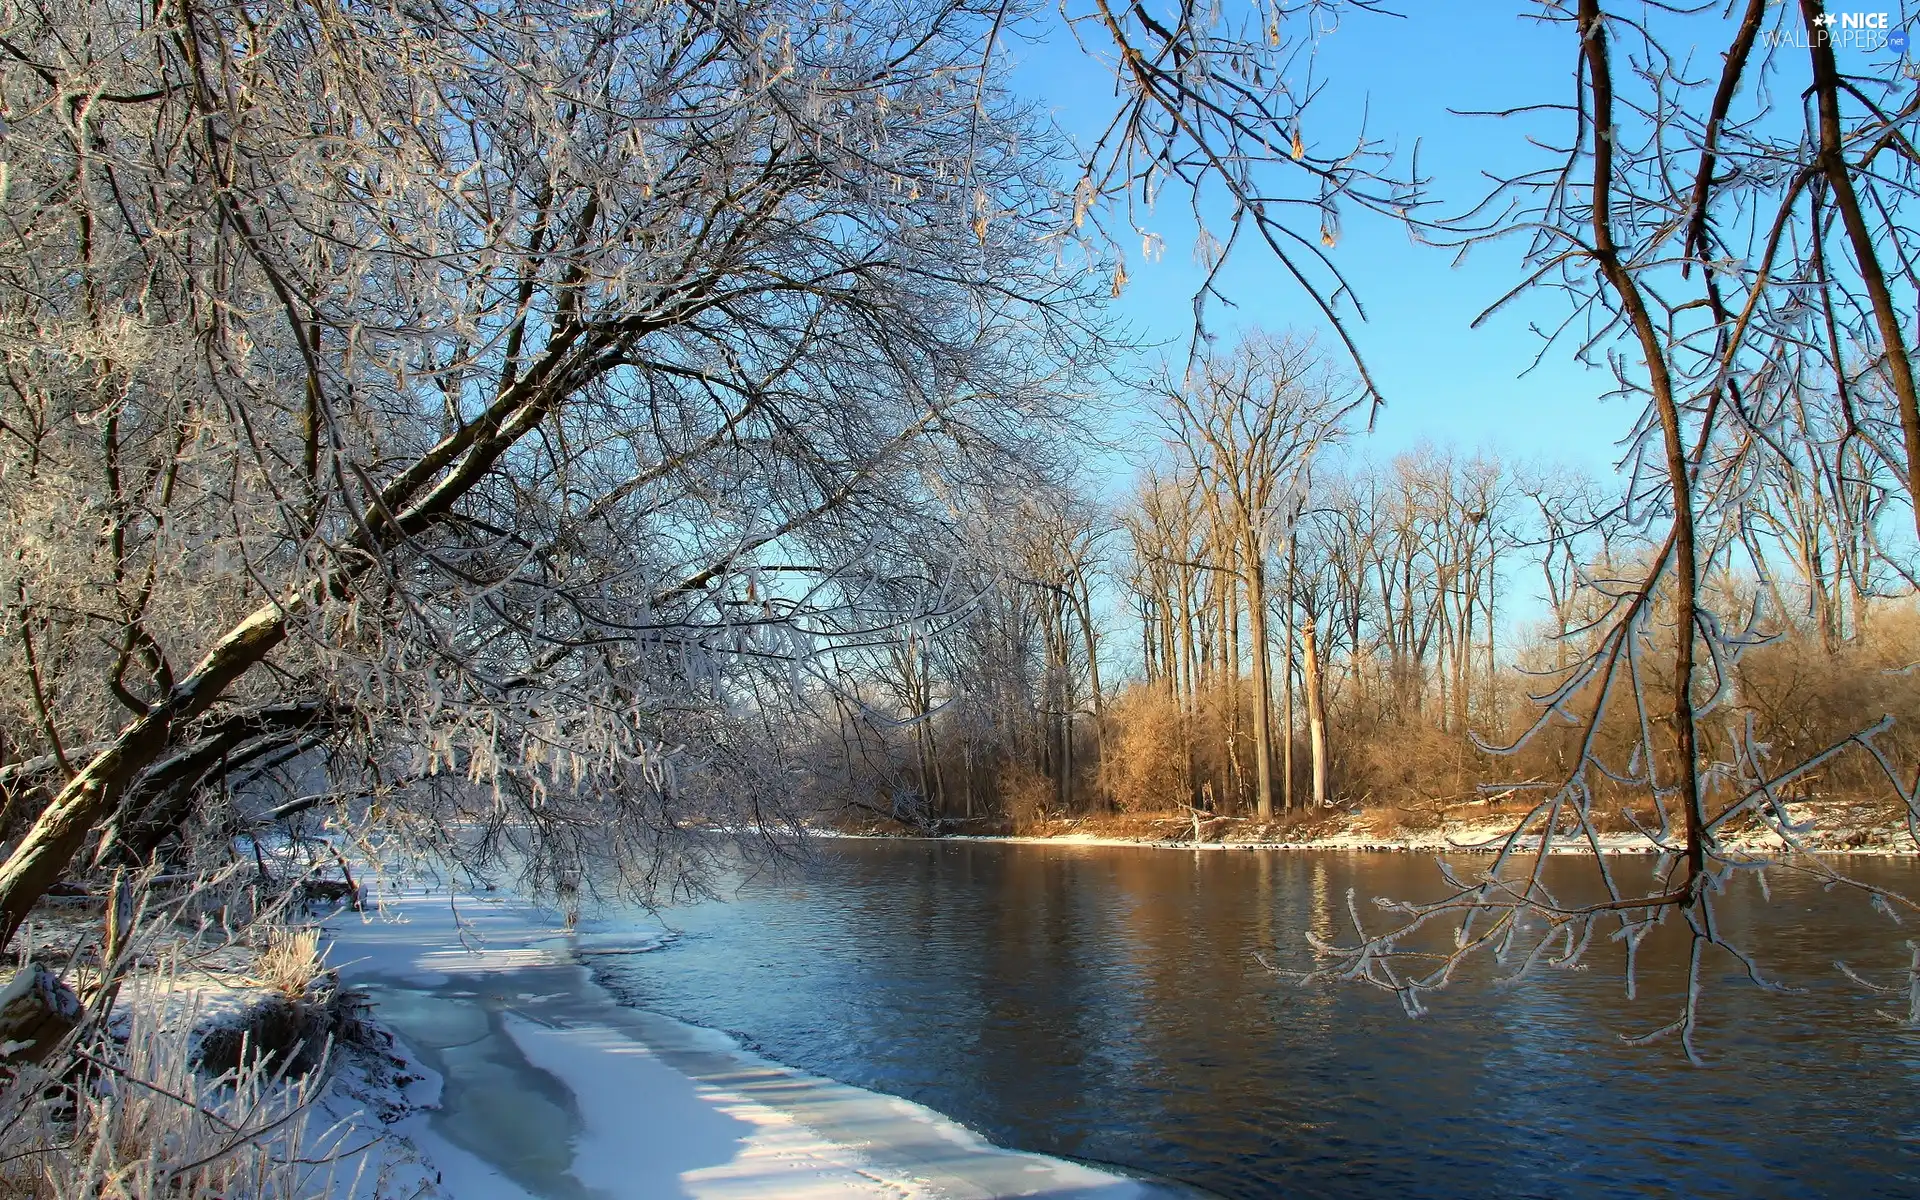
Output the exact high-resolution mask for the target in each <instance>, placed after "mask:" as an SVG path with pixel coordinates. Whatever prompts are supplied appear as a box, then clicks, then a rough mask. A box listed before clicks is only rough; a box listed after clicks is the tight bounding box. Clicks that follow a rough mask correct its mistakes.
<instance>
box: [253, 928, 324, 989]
mask: <svg viewBox="0 0 1920 1200" xmlns="http://www.w3.org/2000/svg"><path fill="white" fill-rule="evenodd" d="M247 974H248V975H249V976H251V977H252V979H253V980H254V982H256V983H258V984H259V985H260V986H261V987H264V988H266V989H267V990H269V991H271V992H274V993H276V994H278V995H281V996H284V997H286V998H287V999H289V1000H299V999H302V998H304V997H305V996H306V995H307V994H308V993H309V992H310V991H312V990H313V986H314V984H315V982H316V981H318V980H320V979H321V978H322V977H324V976H325V975H326V963H325V961H324V956H323V955H322V954H321V953H320V931H319V930H318V929H317V928H312V927H309V928H306V929H275V930H272V931H270V932H269V933H268V934H267V948H266V949H265V950H262V951H261V952H260V956H259V957H258V958H256V959H255V960H254V961H253V965H252V966H251V967H249V968H248V971H247Z"/></svg>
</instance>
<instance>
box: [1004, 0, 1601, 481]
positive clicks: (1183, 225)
mask: <svg viewBox="0 0 1920 1200" xmlns="http://www.w3.org/2000/svg"><path fill="white" fill-rule="evenodd" d="M1410 7H1413V8H1416V9H1417V11H1416V12H1415V14H1414V15H1413V16H1411V17H1409V18H1406V19H1395V18H1391V17H1385V16H1379V15H1372V14H1364V13H1362V14H1354V15H1350V16H1349V17H1348V18H1347V19H1346V20H1345V21H1344V22H1343V24H1342V25H1341V27H1340V28H1338V29H1336V30H1333V31H1332V32H1330V33H1328V34H1326V35H1325V36H1324V38H1323V40H1322V42H1321V46H1320V54H1319V62H1318V64H1317V65H1316V67H1315V71H1316V73H1317V74H1319V75H1321V76H1323V77H1325V78H1326V79H1327V80H1328V81H1329V88H1328V91H1327V93H1326V94H1325V95H1324V96H1323V97H1322V98H1321V99H1320V100H1319V101H1317V102H1316V104H1315V107H1314V110H1313V111H1314V113H1316V114H1317V115H1318V119H1319V120H1321V121H1324V122H1325V125H1324V127H1323V128H1320V129H1317V130H1316V129H1313V128H1309V129H1308V130H1307V131H1306V133H1307V137H1308V140H1309V141H1310V142H1318V143H1319V144H1320V145H1321V146H1322V147H1323V148H1330V147H1336V146H1342V145H1345V144H1350V143H1351V141H1352V140H1353V138H1354V137H1355V136H1356V135H1357V134H1358V132H1359V130H1360V129H1361V127H1362V113H1363V112H1365V114H1366V118H1365V127H1366V129H1367V131H1368V133H1369V135H1370V136H1372V137H1375V138H1379V139H1383V140H1385V141H1386V142H1388V143H1389V144H1390V145H1392V146H1395V147H1397V148H1398V150H1399V151H1400V153H1401V155H1402V156H1403V157H1404V156H1406V155H1408V154H1410V153H1411V152H1412V150H1413V148H1414V143H1415V141H1416V139H1417V140H1418V141H1419V154H1420V164H1421V169H1422V172H1423V173H1424V174H1428V175H1430V176H1431V177H1432V178H1433V189H1432V194H1433V195H1434V196H1435V197H1437V198H1439V199H1440V200H1441V202H1442V203H1441V205H1440V207H1441V208H1442V209H1444V210H1445V211H1449V212H1453V211H1460V210H1462V209H1464V208H1466V207H1469V206H1470V205H1471V203H1472V202H1473V201H1475V200H1477V199H1478V198H1479V197H1480V196H1481V195H1482V194H1483V193H1484V192H1485V190H1486V189H1487V187H1488V184H1487V182H1486V180H1485V178H1484V176H1483V174H1482V173H1483V172H1485V171H1490V170H1497V169H1501V168H1503V167H1510V166H1514V165H1516V164H1522V163H1532V164H1535V165H1537V164H1538V162H1539V161H1541V159H1540V153H1539V151H1537V150H1534V149H1533V148H1531V147H1529V146H1527V144H1526V142H1525V140H1524V138H1525V135H1526V134H1527V133H1528V132H1529V131H1530V130H1532V129H1538V130H1539V131H1540V132H1543V133H1544V132H1553V129H1552V125H1551V123H1547V124H1546V125H1544V126H1543V125H1542V123H1541V122H1538V121H1536V122H1533V124H1532V125H1531V126H1529V125H1527V124H1524V123H1521V122H1517V121H1501V120H1494V119H1489V118H1473V117H1464V116H1454V115H1450V114H1449V113H1448V111H1447V110H1448V109H1449V108H1453V109H1462V110H1464V109H1492V108H1498V107H1503V106H1508V105H1512V104H1518V103H1529V102H1539V101H1542V100H1548V99H1551V100H1560V99H1562V98H1564V97H1566V96H1568V95H1569V94H1570V92H1571V86H1572V71H1573V65H1574V50H1573V47H1572V46H1571V44H1570V39H1569V38H1568V36H1567V32H1566V29H1565V28H1564V27H1563V26H1543V25H1541V24H1539V23H1537V22H1532V21H1523V20H1521V19H1520V18H1518V17H1516V16H1513V15H1511V13H1503V12H1502V11H1501V6H1499V5H1497V4H1495V3H1485V2H1483V3H1479V4H1453V3H1429V4H1420V5H1413V6H1410ZM1016 54H1017V56H1018V58H1019V59H1020V61H1021V68H1020V71H1019V75H1018V83H1019V84H1020V86H1022V87H1023V88H1025V89H1029V90H1031V91H1032V92H1034V93H1036V94H1038V95H1040V96H1041V97H1042V98H1043V100H1044V102H1045V103H1047V104H1048V105H1049V106H1050V107H1052V109H1053V111H1054V113H1055V115H1056V118H1057V119H1058V120H1059V121H1060V122H1061V123H1062V124H1063V125H1064V126H1065V127H1067V128H1068V129H1070V130H1073V131H1075V132H1076V133H1081V134H1085V133H1086V132H1088V131H1089V130H1090V129H1091V128H1092V127H1093V125H1094V123H1095V122H1097V121H1099V120H1100V119H1101V118H1103V117H1104V116H1105V115H1106V114H1107V113H1108V112H1110V111H1111V106H1112V104H1113V100H1112V85H1111V82H1110V80H1109V79H1108V78H1107V77H1106V75H1105V73H1104V70H1103V69H1102V68H1101V67H1100V66H1099V65H1098V64H1096V63H1093V62H1090V61H1088V60H1087V59H1086V58H1084V57H1083V56H1081V55H1080V54H1079V52H1078V51H1077V50H1076V49H1075V48H1074V47H1073V46H1071V45H1070V44H1067V43H1066V42H1065V41H1064V39H1061V38H1058V37H1056V38H1054V39H1052V40H1051V41H1050V42H1049V43H1048V44H1042V45H1025V46H1021V47H1019V48H1018V49H1017V50H1016ZM1559 123H1560V124H1565V123H1566V119H1565V118H1561V119H1560V122H1559ZM1344 216H1345V224H1344V228H1343V230H1342V237H1341V240H1340V244H1339V245H1338V246H1337V247H1336V248H1335V249H1334V251H1333V258H1334V260H1335V262H1336V263H1338V265H1339V266H1340V268H1341V269H1342V271H1343V272H1345V273H1346V274H1347V277H1348V279H1349V281H1350V282H1351V283H1352V285H1353V289H1354V292H1355V294H1356V295H1357V296H1358V297H1359V299H1360V301H1361V303H1362V304H1363V305H1364V306H1365V310H1366V320H1365V322H1364V323H1357V324H1355V325H1354V326H1353V328H1354V332H1355V336H1356V341H1357V342H1358V343H1359V345H1360V348H1361V351H1362V353H1363V354H1364V355H1365V356H1366V358H1367V361H1368V366H1369V368H1370V370H1371V371H1372V372H1373V373H1374V376H1375V378H1376V379H1377V380H1378V382H1379V384H1380V387H1381V390H1382V391H1383V392H1384V393H1385V395H1386V397H1387V406H1386V408H1385V409H1383V410H1382V411H1381V412H1380V414H1379V418H1378V421H1377V423H1376V425H1375V429H1374V432H1373V433H1372V434H1371V435H1370V436H1367V437H1364V438H1362V439H1361V441H1360V443H1359V445H1358V446H1357V448H1358V449H1360V450H1361V451H1362V452H1363V453H1367V454H1369V455H1379V456H1381V457H1388V456H1391V455H1392V454H1395V453H1398V452H1399V451H1401V450H1405V449H1409V448H1411V447H1413V446H1414V445H1416V444H1418V443H1420V442H1421V441H1423V440H1424V441H1431V442H1435V443H1439V444H1443V445H1453V446H1457V447H1459V448H1461V449H1465V450H1474V449H1481V448H1484V449H1488V450H1492V451H1495V452H1497V453H1499V454H1501V455H1502V456H1503V457H1507V458H1510V459H1516V460H1520V459H1541V460H1546V461H1552V462H1558V463H1565V464H1567V465H1569V466H1576V467H1580V468H1583V469H1585V470H1588V471H1591V472H1594V473H1596V474H1599V473H1605V472H1608V471H1610V470H1611V467H1612V463H1613V461H1614V460H1615V459H1616V458H1617V457H1618V454H1619V450H1618V448H1617V447H1616V446H1615V445H1614V442H1615V439H1616V438H1617V437H1619V435H1620V433H1621V432H1622V431H1623V430H1624V429H1625V428H1626V427H1627V426H1628V424H1629V423H1630V422H1631V419H1632V414H1630V413H1629V412H1628V411H1627V410H1626V407H1625V406H1624V405H1623V404H1621V403H1619V402H1606V401H1602V400H1601V396H1602V395H1603V394H1604V393H1605V392H1606V391H1607V390H1608V383H1609V380H1608V378H1607V376H1606V374H1605V372H1602V371H1595V370H1591V369H1588V368H1585V367H1582V366H1580V365H1579V364H1577V363H1574V362H1572V361H1571V356H1570V353H1568V352H1566V351H1565V350H1564V349H1562V348H1556V349H1555V350H1553V351H1552V352H1550V353H1549V354H1548V356H1547V358H1546V359H1545V360H1544V361H1542V362H1541V364H1540V365H1539V366H1538V367H1537V368H1535V369H1533V370H1532V371H1531V372H1529V373H1527V374H1526V375H1525V377H1524V378H1523V377H1522V373H1523V372H1527V368H1528V366H1529V365H1530V364H1531V363H1532V362H1533V360H1534V357H1535V356H1536V355H1537V354H1538V353H1539V350H1540V345H1541V343H1540V339H1539V338H1538V336H1536V335H1535V334H1533V333H1532V332H1530V330H1529V328H1528V324H1529V322H1530V321H1539V322H1541V323H1543V324H1547V323H1553V322H1557V320H1558V319H1559V317H1560V315H1561V314H1560V312H1559V311H1558V309H1557V307H1556V305H1555V303H1554V301H1553V299H1552V298H1551V297H1546V296H1542V297H1540V298H1538V299H1533V300H1529V301H1527V302H1525V303H1522V304H1519V305H1515V306H1513V307H1511V308H1509V309H1507V310H1503V312H1501V313H1500V314H1498V315H1497V316H1496V317H1494V318H1493V319H1492V320H1491V321H1490V322H1489V323H1488V324H1487V325H1486V326H1483V327H1482V328H1480V329H1478V330H1474V329H1471V328H1469V326H1470V324H1471V322H1472V320H1473V318H1474V317H1475V316H1476V315H1478V313H1479V312H1480V311H1481V310H1482V309H1483V308H1485V307H1486V306H1487V305H1488V304H1490V303H1492V302H1493V301H1494V300H1496V299H1497V298H1498V297H1499V296H1501V295H1502V294H1503V293H1504V292H1505V291H1506V290H1507V289H1508V288H1510V287H1511V286H1512V285H1513V283H1514V281H1515V280H1516V279H1518V278H1519V258H1520V247H1519V246H1518V244H1517V243H1516V244H1513V245H1511V246H1509V245H1494V246H1488V247H1481V248H1478V249H1476V250H1475V252H1474V253H1473V254H1472V255H1471V256H1470V257H1469V258H1468V259H1467V261H1466V262H1464V263H1463V264H1460V265H1456V264H1455V262H1454V253H1453V252H1452V251H1450V250H1447V249H1442V248H1438V247H1434V246H1426V245H1417V244H1414V243H1413V242H1412V241H1411V240H1410V239H1409V237H1408V236H1407V233H1406V231H1405V230H1404V229H1402V228H1400V227H1398V226H1397V225H1395V224H1394V223H1392V222H1390V221H1387V220H1385V219H1380V218H1372V219H1368V218H1366V217H1365V216H1364V215H1361V214H1356V213H1355V212H1354V211H1353V210H1352V208H1351V206H1349V207H1348V209H1347V210H1345V214H1344ZM1151 227H1152V228H1153V229H1154V231H1155V232H1158V233H1160V234H1162V235H1163V236H1164V237H1165V238H1166V241H1167V246H1166V251H1165V254H1164V256H1163V257H1162V258H1161V259H1160V260H1159V261H1157V262H1154V263H1150V264H1149V263H1144V262H1141V261H1140V260H1139V256H1138V254H1137V253H1134V254H1131V255H1130V258H1129V262H1128V271H1129V273H1130V275H1131V283H1130V286H1129V287H1128V288H1127V289H1126V292H1125V294H1124V295H1123V297H1122V298H1121V300H1120V301H1119V303H1118V305H1117V310H1118V312H1119V313H1120V314H1121V315H1122V316H1124V318H1125V319H1127V320H1128V321H1129V322H1130V323H1131V324H1132V325H1133V326H1134V327H1135V328H1136V329H1137V330H1138V331H1140V332H1141V333H1142V334H1144V335H1145V336H1146V337H1148V338H1151V339H1155V340H1163V341H1172V342H1175V343H1177V344H1178V346H1184V342H1185V339H1186V337H1187V336H1188V335H1189V334H1190V332H1191V329H1192V319H1193V318H1192V306H1191V297H1192V294H1193V292H1194V290H1195V288H1196V287H1197V286H1198V283H1199V281H1200V279H1201V275H1202V273H1201V271H1200V269H1199V267H1198V266H1197V265H1196V263H1195V261H1194V258H1193V244H1194V229H1193V225H1192V222H1191V218H1190V217H1189V216H1188V215H1187V213H1186V210H1185V208H1184V207H1183V204H1182V201H1181V200H1180V199H1179V198H1177V197H1169V199H1168V201H1167V202H1166V203H1164V204H1163V205H1162V206H1161V208H1160V210H1159V211H1158V212H1157V213H1155V214H1154V218H1153V220H1152V221H1151ZM1130 249H1132V250H1134V251H1137V249H1138V246H1137V245H1135V246H1133V247H1131V248H1130ZM1225 280H1226V282H1225V291H1226V292H1227V294H1228V295H1229V296H1230V297H1231V298H1232V299H1234V300H1235V301H1236V303H1237V306H1238V307H1237V308H1236V309H1233V310H1215V311H1214V313H1213V315H1212V316H1211V317H1210V325H1211V326H1212V327H1213V329H1214V330H1215V332H1218V333H1230V332H1231V330H1232V328H1233V327H1234V326H1235V325H1236V324H1239V323H1257V324H1260V325H1264V326H1266V327H1268V328H1270V329H1286V328H1298V329H1306V330H1315V331H1320V332H1321V333H1322V334H1323V337H1324V336H1325V331H1326V325H1325V321H1324V318H1322V316H1321V315H1320V313H1319V312H1318V310H1317V309H1316V308H1315V307H1314V306H1313V304H1312V302H1311V301H1309V300H1307V299H1306V298H1305V297H1304V296H1303V295H1302V294H1301V293H1300V291H1299V290H1298V288H1297V286H1296V285H1294V284H1293V282H1292V281H1291V280H1290V279H1287V278H1283V277H1282V276H1281V274H1280V271H1279V270H1278V268H1277V267H1276V266H1275V265H1274V264H1273V262H1272V259H1271V257H1270V256H1269V255H1268V254H1267V253H1266V251H1265V249H1264V247H1260V246H1257V245H1253V244H1246V245H1243V246H1242V247H1241V248H1240V249H1238V250H1237V251H1236V258H1235V260H1234V261H1233V262H1232V263H1231V264H1230V266H1229V268H1228V271H1227V274H1226V276H1225ZM1351 311H1352V310H1351V309H1350V308H1349V310H1348V312H1349V314H1351ZM1328 344H1329V345H1332V343H1331V341H1330V339H1328Z"/></svg>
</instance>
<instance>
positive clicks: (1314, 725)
mask: <svg viewBox="0 0 1920 1200" xmlns="http://www.w3.org/2000/svg"><path fill="white" fill-rule="evenodd" d="M1316 623H1317V622H1315V621H1314V620H1313V619H1312V618H1311V617H1309V618H1308V619H1307V620H1306V621H1305V622H1304V623H1302V625H1301V626H1300V646H1301V649H1300V653H1301V658H1302V670H1303V671H1304V673H1305V675H1306V680H1305V683H1306V698H1307V738H1308V742H1309V744H1310V746H1311V749H1312V753H1313V806H1314V807H1315V808H1325V807H1326V804H1327V700H1326V695H1325V692H1324V690H1323V689H1322V687H1321V673H1320V651H1319V646H1318V644H1317V642H1316V639H1315V637H1314V626H1315V624H1316Z"/></svg>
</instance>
